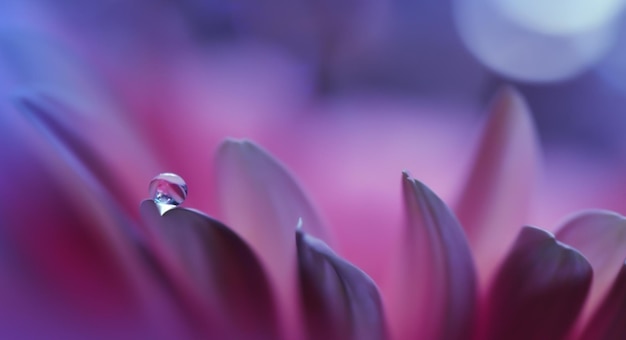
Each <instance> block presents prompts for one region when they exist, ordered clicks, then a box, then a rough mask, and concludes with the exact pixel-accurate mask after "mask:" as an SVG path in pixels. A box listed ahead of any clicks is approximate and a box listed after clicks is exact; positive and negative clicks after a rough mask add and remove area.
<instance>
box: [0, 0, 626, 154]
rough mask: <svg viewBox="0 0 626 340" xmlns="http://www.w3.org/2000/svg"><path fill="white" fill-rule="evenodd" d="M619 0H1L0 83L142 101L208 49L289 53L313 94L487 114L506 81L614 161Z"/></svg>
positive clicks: (621, 28) (624, 92) (555, 127)
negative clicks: (100, 87) (100, 84)
mask: <svg viewBox="0 0 626 340" xmlns="http://www.w3.org/2000/svg"><path fill="white" fill-rule="evenodd" d="M624 3H625V1H623V0H593V1H592V0H576V1H565V0H556V1H550V2H544V1H540V0H532V1H522V0H464V1H461V0H459V1H453V0H444V1H439V0H340V1H330V0H322V1H307V0H297V1H293V0H263V1H246V0H178V1H175V0H137V1H132V2H130V1H122V0H102V1H81V0H27V1H23V0H19V1H18V0H3V1H2V2H0V56H1V58H2V61H3V62H2V64H1V65H0V71H2V73H0V77H2V78H3V79H2V82H1V83H0V84H4V87H3V89H4V90H5V91H7V92H9V95H11V91H15V89H16V88H18V87H19V86H17V87H16V86H15V84H16V83H18V84H20V82H21V83H24V82H30V83H33V82H34V83H37V82H38V81H39V83H38V85H40V86H43V87H46V86H47V87H48V88H51V87H52V88H55V89H57V90H59V89H62V88H64V83H72V85H73V86H76V83H77V82H78V83H80V82H81V81H83V80H81V79H80V77H82V76H83V75H77V74H76V71H75V69H77V68H81V67H82V68H83V70H82V71H81V72H83V71H85V70H87V71H85V72H86V73H92V74H91V76H95V77H100V78H101V79H103V81H105V82H109V84H112V83H115V82H116V81H117V83H116V84H117V85H115V86H112V87H113V89H109V91H113V92H114V91H116V90H120V86H124V87H126V89H124V91H121V90H120V92H123V94H124V95H125V96H128V97H129V98H130V97H133V98H144V103H143V104H141V105H143V106H146V105H149V103H146V102H148V101H150V100H149V98H150V96H151V95H153V94H154V92H153V89H151V87H154V86H157V84H155V83H159V82H167V81H168V80H167V79H166V78H165V76H164V74H167V73H172V72H173V70H175V69H176V68H177V67H179V68H180V65H181V60H186V59H189V58H203V57H202V56H203V55H206V54H207V53H209V54H211V53H213V54H214V55H215V54H219V55H220V56H221V57H222V58H225V59H229V58H234V59H236V58H238V55H244V56H245V55H247V56H251V57H250V58H251V59H252V60H253V61H254V62H258V61H259V58H261V59H262V58H265V60H263V61H262V62H264V63H269V64H270V65H267V69H266V71H267V72H268V73H269V74H271V73H272V70H271V67H272V65H275V64H280V63H283V64H285V65H289V66H288V68H289V69H290V71H289V72H292V74H291V75H290V76H291V77H296V78H298V79H299V80H298V81H296V83H298V84H299V85H301V86H303V87H305V88H306V93H307V96H311V97H313V98H320V97H321V98H332V97H337V96H342V95H345V94H350V93H361V94H363V93H365V94H367V93H377V94H381V93H382V94H385V95H389V96H403V97H408V98H414V99H417V100H419V101H423V102H428V103H435V105H441V106H444V107H446V108H449V109H447V110H439V111H438V114H466V115H479V114H482V112H483V111H484V110H482V109H483V108H484V106H485V102H486V101H487V100H488V99H489V98H490V97H491V96H492V94H493V93H494V91H495V89H496V88H498V87H499V86H501V85H502V84H513V85H515V86H516V87H518V89H519V90H520V91H521V92H522V93H523V94H524V95H525V97H526V98H527V100H528V102H529V105H530V107H531V110H532V112H533V114H534V115H535V120H536V123H537V126H538V128H539V131H540V137H541V139H542V141H543V142H544V143H545V144H547V145H560V146H566V147H568V148H573V149H575V150H576V151H577V152H583V153H586V154H588V155H589V156H592V157H594V158H598V159H603V160H611V159H615V158H616V157H619V155H621V154H622V152H623V149H624V142H623V139H624V138H625V137H624V134H623V133H622V130H623V126H624V123H625V122H626V118H625V117H624V116H625V115H626V112H624V111H625V104H626V64H625V63H626V59H625V57H626V20H624V15H623V14H624V13H623V12H624V10H623V9H624ZM234 50H237V51H239V52H237V53H238V54H237V53H233V52H232V51H234ZM216 51H217V52H216ZM257 54H258V56H257ZM181 56H184V58H181ZM85 72H83V73H85ZM94 72H95V73H97V74H95V75H94V74H93V73H94ZM245 72H246V71H245V70H242V74H239V75H238V76H241V77H244V78H245ZM255 72H256V71H255ZM159 73H161V74H159ZM42 74H45V76H42ZM50 74H52V76H51V75H50ZM124 76H125V77H126V78H125V79H124V80H123V81H121V80H120V78H121V77H124ZM218 76H219V75H218ZM223 76H224V77H227V75H226V74H224V75H223ZM137 78H142V79H137ZM44 79H45V80H44ZM51 79H52V80H51ZM303 79H306V80H303ZM121 83H123V84H122V85H120V84H121ZM233 86H235V85H233ZM236 86H244V87H245V85H240V84H237V85H236ZM65 88H66V89H67V88H68V87H67V86H65ZM151 91H152V92H151ZM88 93H89V92H88V91H85V96H87V95H88ZM5 94H6V93H5ZM111 95H112V96H115V97H119V96H120V94H119V93H116V94H111ZM456 108H461V109H456Z"/></svg>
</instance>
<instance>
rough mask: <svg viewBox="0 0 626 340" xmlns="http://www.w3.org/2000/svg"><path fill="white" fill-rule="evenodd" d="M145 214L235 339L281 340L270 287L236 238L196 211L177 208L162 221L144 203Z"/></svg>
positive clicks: (247, 249) (257, 263)
mask: <svg viewBox="0 0 626 340" xmlns="http://www.w3.org/2000/svg"><path fill="white" fill-rule="evenodd" d="M141 210H142V215H143V216H144V218H145V219H146V220H147V221H148V223H150V224H151V225H152V227H154V228H155V229H156V231H157V232H158V233H160V234H161V236H162V238H163V240H164V241H165V243H166V244H167V248H168V250H169V253H170V254H173V256H174V258H175V261H176V264H177V265H178V266H179V268H180V269H182V272H181V274H182V275H186V276H187V277H189V278H191V279H192V281H193V282H194V286H195V288H196V289H197V290H198V291H199V292H201V294H202V299H203V301H202V303H203V304H205V305H208V306H209V309H210V310H211V314H213V315H216V314H217V315H218V317H219V320H220V322H222V323H224V325H222V326H223V327H225V328H226V329H227V332H229V334H231V336H235V337H238V338H255V339H276V338H277V336H278V325H277V320H276V307H275V304H274V298H273V296H272V290H271V287H270V285H269V283H268V280H267V277H266V275H265V272H264V270H263V268H262V266H261V263H260V261H259V260H258V259H257V257H256V255H255V254H254V253H253V252H252V250H251V249H250V247H249V246H248V245H247V244H246V243H245V242H244V241H243V240H242V239H241V238H240V237H239V236H238V235H237V234H235V233H234V232H233V231H232V230H230V229H229V228H228V227H226V226H225V225H223V224H222V223H220V222H218V221H216V220H214V219H212V218H211V217H209V216H207V215H205V214H203V213H201V212H198V211H195V210H191V209H184V208H174V209H171V210H169V211H167V212H166V213H165V214H163V216H160V214H159V212H158V209H157V208H156V205H155V203H154V202H153V201H151V200H146V201H144V202H143V203H142V207H141ZM207 321H208V320H207Z"/></svg>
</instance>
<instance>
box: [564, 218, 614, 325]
mask: <svg viewBox="0 0 626 340" xmlns="http://www.w3.org/2000/svg"><path fill="white" fill-rule="evenodd" d="M556 238H557V239H558V240H559V241H561V242H563V243H565V244H568V245H570V246H572V247H574V248H576V249H577V250H578V251H580V252H581V253H582V254H583V255H584V256H585V258H586V259H587V260H589V263H590V264H591V267H593V282H592V284H591V290H590V292H589V297H588V298H587V302H586V305H585V309H584V311H583V315H582V317H583V320H582V321H583V322H586V321H587V319H588V318H589V316H590V315H591V313H593V311H594V310H595V309H596V308H598V306H599V304H600V302H601V301H602V300H603V299H604V297H605V295H606V294H607V293H608V291H609V289H610V288H611V286H612V285H613V282H614V281H615V278H616V277H617V275H618V273H619V271H620V268H621V267H622V264H623V263H624V259H626V218H624V216H621V215H619V214H616V213H613V212H610V211H600V210H597V211H587V212H583V213H580V214H578V215H576V216H574V217H573V218H572V219H570V220H569V221H567V222H566V223H565V224H563V226H562V227H561V228H560V229H559V230H558V231H557V233H556Z"/></svg>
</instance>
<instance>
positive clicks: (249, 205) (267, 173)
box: [216, 140, 328, 325]
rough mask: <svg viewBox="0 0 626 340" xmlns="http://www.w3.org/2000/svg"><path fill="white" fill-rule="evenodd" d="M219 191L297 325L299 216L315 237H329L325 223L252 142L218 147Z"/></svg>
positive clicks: (279, 167) (228, 215)
mask: <svg viewBox="0 0 626 340" xmlns="http://www.w3.org/2000/svg"><path fill="white" fill-rule="evenodd" d="M216 166H217V170H216V171H217V179H218V180H217V191H218V198H219V199H220V202H221V205H222V210H223V214H224V216H225V219H226V222H227V223H228V225H230V226H232V227H233V229H234V230H235V231H237V233H238V234H239V235H241V236H242V237H243V239H245V240H246V241H247V242H248V243H249V244H250V245H251V246H252V248H253V249H254V250H255V251H256V252H257V253H258V254H259V256H260V259H261V260H262V261H263V264H264V265H265V266H266V268H267V269H268V273H269V275H270V278H271V279H272V284H273V285H274V286H275V288H276V290H277V292H278V295H279V298H280V301H281V305H282V308H283V312H282V314H283V315H282V317H283V318H287V319H291V321H289V322H287V323H288V324H289V325H295V324H296V322H297V321H295V320H296V319H297V315H296V314H295V305H294V299H295V296H296V289H297V287H296V281H295V279H296V249H295V244H294V242H293V232H294V229H295V227H296V225H297V223H298V221H299V220H301V221H302V222H303V223H304V228H305V230H306V231H307V232H309V233H311V234H312V235H313V236H315V237H318V238H320V239H323V240H328V236H327V232H326V230H325V229H324V225H323V222H322V221H321V220H320V219H319V217H318V216H317V213H316V212H315V211H314V209H313V207H312V206H311V205H310V203H309V202H308V200H307V198H306V196H305V195H304V193H303V192H302V190H301V189H300V188H299V187H298V185H297V184H296V182H295V181H294V180H293V179H292V177H291V176H290V175H289V173H288V172H287V171H286V170H285V169H284V168H283V167H282V165H280V164H279V163H278V162H276V161H275V160H274V159H273V158H272V157H271V156H270V155H268V154H267V153H266V152H265V151H264V150H262V149H261V148H260V147H258V146H256V145H255V144H253V143H251V142H248V141H234V140H228V141H226V142H224V143H223V144H222V146H221V148H220V149H219V151H218V154H217V159H216Z"/></svg>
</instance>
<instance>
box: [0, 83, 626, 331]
mask: <svg viewBox="0 0 626 340" xmlns="http://www.w3.org/2000/svg"><path fill="white" fill-rule="evenodd" d="M16 104H17V105H18V106H19V108H20V110H21V112H22V114H23V115H26V116H27V117H29V119H30V121H31V122H32V123H34V124H35V125H36V126H38V127H39V131H41V132H43V133H44V135H46V136H48V140H49V141H50V142H52V143H50V144H46V143H43V144H39V143H37V142H36V141H38V140H40V139H39V138H35V137H33V136H27V137H28V138H24V137H23V136H22V135H20V134H18V133H17V132H16V131H15V129H13V128H7V127H8V125H6V124H4V125H3V130H4V131H3V132H4V134H3V136H4V137H3V138H5V141H7V142H11V145H15V146H17V148H18V149H17V151H14V152H16V153H13V154H8V156H11V159H13V160H14V162H15V163H14V165H15V166H14V167H11V168H5V169H3V174H4V176H3V177H2V178H3V186H4V187H7V188H16V186H15V181H16V180H17V181H18V182H19V183H24V184H25V186H24V187H23V190H24V191H23V192H11V195H10V196H9V198H10V199H11V201H9V202H7V203H10V204H4V205H3V207H4V208H3V209H2V217H3V221H4V224H3V225H4V227H3V229H2V230H3V235H4V236H3V240H5V244H6V246H5V247H3V250H4V252H5V255H3V256H2V259H3V262H2V263H3V266H2V267H1V268H2V270H3V277H8V278H11V279H10V280H8V281H4V283H3V284H4V285H5V286H4V287H3V289H2V294H3V298H6V301H9V303H8V304H6V305H5V306H6V307H9V308H10V309H11V315H7V318H6V319H5V320H9V322H6V323H5V324H3V328H4V329H5V332H6V333H7V334H9V335H13V336H25V337H29V336H30V337H40V336H42V334H59V335H60V336H63V337H79V338H80V337H85V336H102V337H105V338H108V337H120V336H122V337H161V336H163V337H178V338H180V337H191V338H193V337H198V336H200V337H217V338H231V337H244V338H246V337H247V338H281V337H282V338H305V337H309V338H355V339H357V338H358V339H364V338H372V339H382V338H387V337H388V336H391V337H393V338H398V339H405V338H416V337H418V338H433V339H440V338H444V339H459V338H468V337H470V336H472V334H474V335H475V336H476V338H479V339H500V338H519V339H528V338H532V339H544V338H545V339H558V338H564V337H566V336H575V337H576V338H581V339H592V338H593V339H596V338H607V339H610V338H611V337H613V336H616V335H621V334H624V330H623V329H622V326H621V325H623V324H624V323H623V322H621V321H622V318H623V317H624V315H626V314H625V313H624V312H623V311H621V308H623V307H622V306H621V305H622V304H623V296H624V292H623V286H624V285H623V283H622V281H623V280H624V279H623V275H624V274H622V272H624V269H622V270H621V271H620V268H624V263H623V261H624V257H625V256H626V242H625V241H624V237H625V235H626V219H624V217H622V216H620V215H618V214H615V213H611V212H607V211H587V212H583V213H580V214H579V215H576V216H574V217H572V218H570V219H569V220H568V221H566V222H565V223H564V224H563V225H562V226H561V227H560V228H559V229H557V231H556V233H555V234H554V235H553V234H551V233H549V232H548V231H545V230H543V229H540V228H537V227H530V226H527V227H523V228H519V225H517V226H516V225H513V226H511V227H510V228H502V227H500V225H502V224H504V223H506V222H507V221H511V220H515V219H516V218H521V219H523V218H525V217H523V216H524V214H523V212H519V211H518V210H520V209H521V208H523V203H524V202H525V201H526V202H527V201H528V199H529V197H530V195H531V192H530V190H529V189H528V186H529V185H530V183H531V181H532V176H527V175H528V174H529V173H530V172H532V171H533V169H534V166H533V165H528V164H529V163H528V162H531V164H532V159H533V158H534V157H536V156H535V146H534V144H533V132H532V124H531V123H530V120H529V116H528V112H527V110H526V108H525V104H524V102H523V100H522V99H521V97H520V96H519V95H518V94H517V93H516V92H515V91H514V90H511V89H507V90H504V91H503V92H501V93H500V95H499V96H498V98H496V100H495V101H494V103H493V104H492V107H491V109H490V110H491V115H490V118H489V122H488V124H487V125H486V126H485V130H484V132H483V136H482V139H481V143H479V151H478V153H477V157H476V158H475V162H474V165H473V166H472V168H473V169H474V170H473V171H470V172H469V176H468V182H467V183H468V184H467V185H466V186H465V187H464V189H463V190H462V194H461V198H460V200H459V204H458V207H457V212H458V213H459V216H460V221H461V222H459V220H457V218H456V217H455V214H454V213H453V212H452V210H451V209H450V208H448V206H447V205H446V204H445V203H444V202H443V201H442V200H441V199H440V198H439V197H438V196H437V195H436V194H435V193H434V192H433V191H432V190H431V189H429V188H428V187H427V186H426V185H424V184H423V183H422V182H420V181H418V180H416V179H414V178H413V177H411V176H410V175H409V174H408V173H407V172H405V173H403V174H402V188H403V198H402V200H403V204H404V208H405V212H406V223H405V226H404V227H402V228H400V229H398V230H397V231H398V232H399V236H400V238H399V239H398V240H397V242H396V243H393V244H392V247H390V248H388V249H387V251H388V252H391V253H392V254H391V255H390V258H391V259H392V261H391V262H390V268H389V269H390V276H388V277H387V280H384V279H379V278H376V281H374V280H372V279H371V278H370V277H369V276H368V275H367V274H366V273H365V272H364V271H362V270H360V269H359V268H358V267H357V266H355V265H353V264H350V262H348V261H346V260H345V259H343V258H342V256H341V255H339V254H340V253H341V252H342V251H343V250H342V249H343V248H342V247H345V248H346V249H349V245H348V246H347V247H346V246H345V243H343V244H337V242H336V240H335V239H334V238H335V237H334V236H333V235H332V234H333V231H336V230H338V227H334V228H328V227H327V225H328V224H327V223H326V222H324V220H323V219H322V218H321V217H320V216H319V215H318V213H317V210H316V209H315V208H314V207H313V206H312V205H311V203H310V202H309V200H308V199H307V197H306V195H305V194H304V192H303V190H302V189H301V188H300V187H299V185H298V184H297V182H296V181H295V180H294V179H293V178H292V176H291V175H290V174H289V172H288V171H287V170H285V168H284V166H283V165H281V164H280V163H278V162H277V161H276V160H274V159H273V157H272V156H270V155H269V154H268V152H267V151H265V150H263V149H261V148H260V147H258V146H257V145H256V144H254V143H252V142H248V141H239V140H227V141H225V142H223V143H222V145H221V147H220V148H219V150H218V152H217V156H216V159H215V166H216V170H215V172H214V175H215V176H216V178H217V180H216V181H215V182H214V185H215V186H216V187H215V192H216V198H217V200H218V201H219V202H220V204H221V211H222V218H223V220H224V221H225V223H226V224H224V223H222V222H219V221H218V220H216V219H214V218H211V217H209V216H207V215H205V214H204V213H201V212H199V211H196V210H192V209H187V208H175V209H172V210H170V211H168V212H166V213H165V214H163V215H162V216H161V214H160V213H159V211H158V209H157V207H156V205H155V203H154V202H152V201H151V200H146V201H144V202H143V203H142V205H141V211H140V213H141V214H140V215H141V217H140V218H137V214H136V213H133V212H132V211H133V204H132V203H128V199H127V196H125V194H124V191H125V190H128V189H129V188H126V187H122V186H120V185H118V183H117V182H116V176H117V174H118V172H116V168H115V167H113V166H112V165H114V163H109V162H107V161H106V159H103V158H102V156H103V155H104V154H103V153H100V152H97V151H94V150H92V149H91V148H92V146H91V145H90V144H88V143H85V142H84V140H83V135H82V134H81V133H80V132H79V131H78V130H76V129H75V126H74V125H73V124H72V122H68V121H66V120H65V117H67V116H68V115H67V114H62V113H63V110H68V109H67V107H65V106H63V105H62V104H61V103H58V102H55V101H54V100H53V99H51V98H47V97H45V96H43V95H32V94H31V95H27V96H22V97H20V98H19V99H18V100H17V102H16ZM121 137H124V136H123V135H122V136H121ZM130 137H132V136H129V138H130ZM18 141H28V142H29V143H30V144H29V145H26V146H24V145H20V144H18V143H17V142H18ZM5 145H6V143H5ZM50 147H52V148H50ZM125 147H126V148H128V150H132V149H133V146H132V145H130V144H128V145H126V146H125ZM12 150H15V148H7V147H5V148H3V152H5V153H6V152H11V151H12ZM41 150H43V151H44V152H43V153H42V152H41ZM118 150H119V149H118ZM118 152H122V151H118ZM509 154H513V155H515V157H505V156H506V155H509ZM42 165H43V166H42ZM521 165H523V166H521ZM26 169H27V170H26ZM25 170H26V171H25ZM117 171H119V170H117ZM523 176H525V177H523ZM511 181H518V182H515V183H511ZM144 184H147V183H144ZM363 185H367V183H364V184H363ZM193 190H194V187H191V192H192V193H193ZM32 192H36V193H37V195H34V196H33V195H32V194H31V193H32ZM130 196H131V197H132V195H130ZM5 199H6V198H5ZM6 207H9V208H6ZM11 207H17V209H12V208H11ZM25 207H26V208H25ZM382 207H384V206H382ZM518 213H519V214H520V215H519V216H522V217H516V214H518ZM364 225H365V222H364ZM462 225H463V226H462ZM393 227H394V226H388V225H387V226H381V227H380V228H386V231H391V230H392V229H393ZM464 228H465V229H464ZM350 230H351V231H352V232H353V233H354V235H355V237H358V236H359V234H358V231H357V230H355V229H350ZM466 235H467V236H466ZM344 242H345V240H344ZM570 246H571V247H570ZM572 247H573V248H572ZM333 248H335V250H333ZM335 251H341V252H340V253H336V252H335ZM355 254H357V255H358V252H356V253H353V254H352V256H355ZM369 256H370V254H364V257H365V258H369ZM379 256H382V254H379ZM356 262H358V261H355V263H356ZM380 275H381V274H379V276H380ZM592 278H593V281H592ZM7 292H10V293H9V294H7ZM18 306H19V308H17V307H18ZM6 307H4V308H3V312H7V309H6ZM33 324H35V325H37V326H38V327H34V328H30V327H28V328H27V327H25V325H33Z"/></svg>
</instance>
